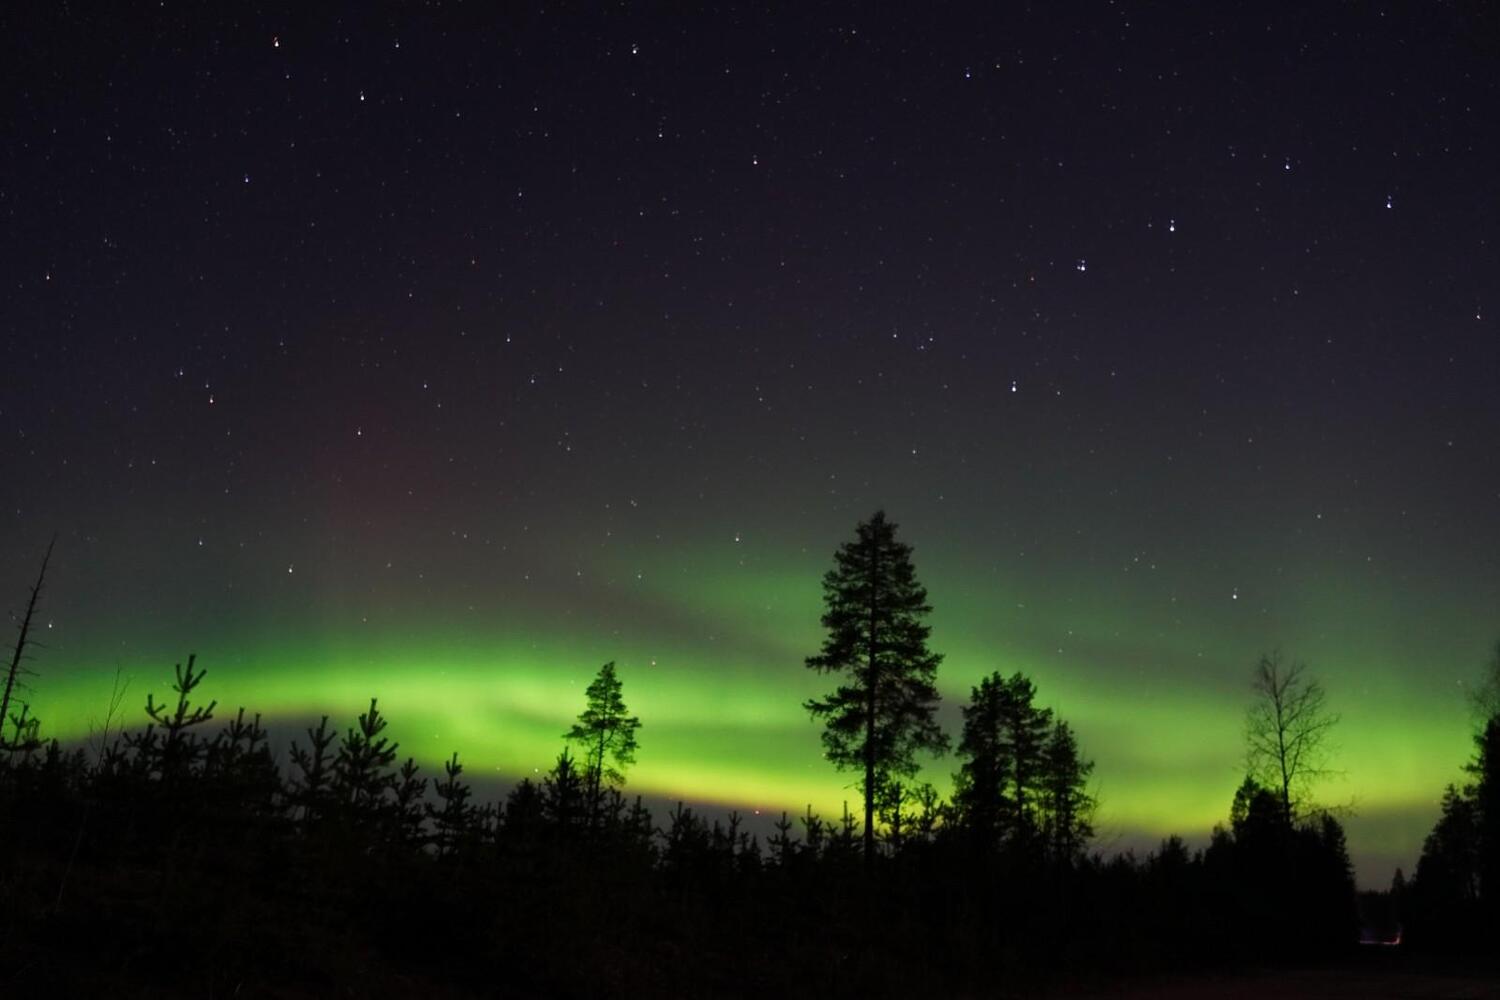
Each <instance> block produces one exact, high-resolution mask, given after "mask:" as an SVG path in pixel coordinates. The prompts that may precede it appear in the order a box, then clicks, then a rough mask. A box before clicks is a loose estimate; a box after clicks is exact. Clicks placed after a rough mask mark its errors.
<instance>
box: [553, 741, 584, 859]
mask: <svg viewBox="0 0 1500 1000" xmlns="http://www.w3.org/2000/svg"><path fill="white" fill-rule="evenodd" d="M587 799H588V794H587V790H586V786H585V784H584V778H583V775H582V774H580V773H579V771H578V765H577V764H575V763H574V761H573V756H572V754H570V753H569V752H568V750H567V748H566V747H564V748H563V751H562V753H560V754H558V755H557V763H556V764H554V765H553V767H552V770H551V771H549V772H548V773H547V775H546V776H545V777H544V778H543V779H542V816H543V817H544V818H545V819H546V821H547V823H548V824H549V825H550V826H551V827H552V828H553V829H554V831H555V832H556V833H557V834H558V835H560V836H562V837H564V838H567V837H569V836H571V835H572V834H573V833H575V832H576V831H577V830H578V829H579V828H580V827H581V826H582V825H583V824H584V822H585V821H586V819H587V809H588V801H587Z"/></svg>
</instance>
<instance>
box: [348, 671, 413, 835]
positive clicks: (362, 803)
mask: <svg viewBox="0 0 1500 1000" xmlns="http://www.w3.org/2000/svg"><path fill="white" fill-rule="evenodd" d="M385 727H386V720H385V718H384V717H382V716H381V714H380V709H379V707H378V706H377V704H376V699H374V698H371V699H370V710H369V711H367V712H364V713H361V715H360V717H359V726H358V728H353V727H351V728H350V729H348V730H346V731H345V733H344V738H343V740H342V741H340V743H339V749H338V755H337V756H336V757H335V758H334V762H333V774H334V787H335V789H336V790H337V792H338V795H339V798H340V800H341V801H342V803H343V805H344V806H345V807H346V808H347V809H348V810H349V811H350V813H351V817H352V818H353V819H354V821H355V822H356V823H359V824H371V825H378V824H379V821H380V814H381V812H382V807H383V806H384V804H385V796H386V793H387V792H388V791H391V790H392V789H393V788H394V787H395V784H396V779H395V776H394V775H392V774H391V772H390V767H391V765H392V764H393V763H394V762H395V760H396V750H397V748H398V746H399V744H396V743H392V742H391V741H390V740H389V739H388V738H387V737H384V736H382V735H380V734H381V733H382V732H384V730H385ZM367 829H368V828H367Z"/></svg>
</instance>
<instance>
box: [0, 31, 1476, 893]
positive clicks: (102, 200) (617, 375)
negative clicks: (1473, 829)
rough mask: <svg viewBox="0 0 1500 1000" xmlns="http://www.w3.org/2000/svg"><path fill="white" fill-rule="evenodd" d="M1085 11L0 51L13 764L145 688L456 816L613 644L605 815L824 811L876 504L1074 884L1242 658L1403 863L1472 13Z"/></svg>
mask: <svg viewBox="0 0 1500 1000" xmlns="http://www.w3.org/2000/svg"><path fill="white" fill-rule="evenodd" d="M1214 6H1215V7H1216V8H1217V6H1218V5H1214ZM1127 7H1129V5H1110V6H1108V7H1101V8H1082V7H1080V8H1077V9H1070V10H1052V9H1048V10H1046V11H1024V10H1016V11H1013V12H1011V13H1006V14H994V13H990V14H985V15H972V16H971V15H970V14H968V13H966V12H961V11H960V12H952V13H950V14H948V15H945V16H944V17H943V18H940V19H934V20H931V21H929V20H924V19H923V17H922V15H919V14H918V13H917V12H915V11H912V12H907V13H905V14H901V15H897V14H893V13H891V12H885V13H883V14H882V15H881V16H879V17H876V16H875V15H874V14H872V13H870V12H866V11H861V10H859V9H858V8H851V9H847V10H839V9H834V8H829V9H825V10H821V11H819V12H816V13H807V12H801V13H797V14H795V15H790V14H787V13H785V12H783V13H780V14H778V13H774V12H760V11H748V10H734V11H723V12H720V13H718V14H715V15H706V14H705V15H695V16H680V17H666V16H664V15H661V14H660V13H652V12H649V11H621V10H614V9H610V10H609V11H593V12H589V11H584V10H568V9H560V10H552V9H548V10H546V11H541V12H538V11H530V12H527V13H520V12H515V11H510V12H506V13H504V14H498V13H494V12H483V13H481V12H478V11H470V12H462V11H460V12H446V13H441V14H435V13H423V14H420V15H419V14H417V13H416V12H414V11H401V12H399V13H391V12H383V11H370V12H367V13H365V14H361V15H358V16H344V17H337V16H335V15H332V14H328V15H315V14H307V13H299V14H296V15H286V16H280V15H275V14H267V13H264V12H262V13H257V14H255V15H254V16H249V15H245V16H241V17H238V18H237V19H230V18H228V17H227V16H225V17H223V18H222V19H221V18H219V17H218V16H217V15H212V14H209V13H206V12H196V13H173V12H152V13H149V14H147V13H141V14H129V13H124V12H117V13H108V14H105V13H98V14H88V15H83V14H75V13H71V12H65V11H40V10H33V11H28V12H26V13H24V14H9V15H5V17H6V18H7V20H8V21H10V22H11V23H10V24H9V25H8V27H9V28H10V30H9V31H8V32H7V37H8V38H9V39H10V40H11V42H10V44H11V45H12V46H15V50H14V51H13V52H12V53H11V56H12V58H10V59H8V60H7V62H9V63H10V64H11V66H12V67H13V68H12V70H11V76H12V77H13V82H14V85H13V86H9V87H7V88H6V90H7V91H8V93H9V95H10V96H8V97H6V98H5V99H4V100H5V105H4V106H5V109H6V120H7V122H8V128H7V132H8V134H9V135H10V136H11V137H12V139H11V141H8V142H7V143H6V144H5V147H6V148H5V149H4V150H3V151H0V164H3V170H0V176H3V178H4V181H3V182H0V188H3V189H0V218H3V219H4V220H5V232H4V235H3V238H0V241H3V242H0V253H3V264H4V268H3V273H4V274H5V276H6V280H7V291H6V293H5V294H4V296H3V297H0V369H3V371H4V372H5V378H6V385H7V391H6V393H5V396H4V398H3V399H0V468H3V469H4V471H5V475H4V476H3V477H0V479H3V481H0V501H3V505H0V551H3V552H4V553H5V556H6V559H5V565H6V567H7V573H6V577H5V580H4V581H3V583H4V587H5V591H4V593H5V595H6V596H7V597H8V598H9V600H8V602H6V607H8V608H15V609H18V608H19V607H20V606H21V605H22V603H23V600H24V593H25V587H26V586H27V584H28V583H29V582H30V580H31V577H32V575H33V574H34V572H35V566H36V564H37V562H38V561H39V560H40V557H41V553H42V551H43V550H44V548H45V546H46V541H47V538H48V537H49V536H50V535H51V533H52V532H53V531H54V530H55V531H57V532H58V533H59V542H58V548H57V555H56V558H55V562H54V570H53V572H52V574H51V575H50V577H49V580H48V588H47V592H46V594H45V596H44V600H43V606H42V610H43V615H44V619H45V624H46V629H45V633H44V642H45V643H46V648H44V649H40V650H38V651H37V655H36V658H35V660H34V661H33V663H32V667H33V668H34V670H35V671H36V676H35V677H33V678H31V681H30V683H31V690H30V692H29V698H30V700H31V702H32V704H33V705H34V708H35V711H36V713H37V714H38V715H39V716H40V717H41V718H42V720H43V724H44V727H45V731H46V732H48V733H50V734H52V735H56V736H58V737H61V738H64V739H78V738H83V737H85V736H86V735H87V734H88V733H89V731H90V726H91V725H95V724H97V720H99V719H100V718H102V716H103V713H104V709H105V705H106V703H107V701H108V697H109V691H110V687H111V682H112V678H113V677H114V673H115V669H116V667H117V666H118V667H119V669H120V670H121V671H122V673H123V675H125V676H127V677H128V678H129V682H130V687H129V690H128V694H127V698H126V703H125V704H126V707H127V710H128V711H129V712H130V713H131V715H130V716H128V717H127V721H131V720H138V719H139V717H140V716H139V710H138V709H139V704H140V703H143V702H144V698H145V694H146V692H147V691H148V690H149V691H155V692H157V693H158V694H161V693H162V692H164V691H165V690H166V689H167V688H168V686H169V683H170V676H171V673H170V671H171V666H172V664H173V663H175V662H177V661H180V660H183V659H185V658H186V656H187V654H188V653H189V652H196V653H197V654H198V657H199V663H200V665H202V666H204V667H206V668H207V669H208V672H209V673H208V681H207V683H206V686H205V689H206V691H207V693H208V696H209V697H213V698H217V699H218V700H219V704H220V706H221V707H220V711H219V715H220V716H221V717H222V716H223V715H224V714H225V712H226V710H227V711H228V712H229V713H230V714H232V711H233V708H234V707H235V706H238V705H241V704H243V705H245V706H246V707H247V708H249V709H251V710H254V711H260V712H262V713H264V714H265V716H266V717H267V719H268V720H269V721H270V722H271V723H272V724H273V725H279V726H283V727H285V728H288V729H289V728H291V727H292V726H300V725H305V724H306V722H307V720H309V719H316V717H317V716H318V715H320V714H323V713H325V712H326V713H331V714H332V715H333V716H334V717H335V721H337V722H338V723H339V724H340V725H341V726H342V725H347V724H348V723H349V722H350V721H352V719H353V717H354V715H355V714H356V713H357V712H358V711H360V710H361V709H362V708H363V707H364V706H365V705H366V704H367V703H368V699H369V698H370V697H371V696H372V695H378V696H379V697H380V699H381V704H382V707H383V708H384V710H385V711H386V713H387V714H388V715H389V717H390V718H391V720H392V731H393V733H394V735H395V736H396V737H397V738H399V739H400V740H401V743H402V748H403V751H405V752H411V753H414V754H416V755H417V757H418V759H419V760H420V761H421V762H422V763H424V764H426V765H428V766H429V767H432V766H436V765H437V764H438V762H439V761H440V760H442V759H443V758H445V757H446V756H447V755H448V754H449V753H450V752H451V751H453V750H457V751H458V752H459V753H460V755H461V756H462V757H463V759H464V760H465V761H467V762H468V765H469V767H470V771H471V773H476V774H478V773H483V774H488V775H493V776H494V777H496V778H497V779H498V780H499V781H500V782H502V783H503V782H508V781H512V780H515V779H516V778H517V777H519V776H522V775H526V774H532V773H534V772H535V771H536V770H537V769H545V768H546V767H547V766H549V764H550V763H551V761H552V759H553V758H554V757H555V755H556V753H557V751H558V749H560V747H561V734H562V732H563V731H564V730H565V729H566V728H567V726H568V724H569V723H570V722H571V720H572V719H573V717H574V716H575V715H576V713H577V712H578V711H579V709H580V708H581V707H582V692H583V689H584V687H585V686H586V685H587V683H588V681H589V679H590V678H591V677H592V676H593V674H594V672H595V671H596V670H597V668H598V667H599V665H600V664H601V663H603V662H605V661H606V660H616V661H617V662H618V664H619V666H620V672H621V677H622V679H623V681H624V694H625V698H626V701H627V703H628V704H629V706H630V709H631V711H632V712H634V713H635V714H638V715H639V716H640V718H641V720H642V723H643V728H642V730H641V733H640V740H641V749H640V752H639V755H638V758H639V763H638V764H637V765H636V767H634V768H633V769H632V770H631V772H630V774H629V786H628V788H629V789H630V790H633V791H640V792H642V793H646V794H649V795H652V796H653V797H660V798H667V799H675V798H685V799H688V800H690V801H694V802H705V803H713V804H717V805H720V806H724V807H731V806H732V807H738V808H741V809H760V810H762V811H765V812H769V811H775V812H779V811H780V810H781V809H788V810H791V811H800V810H801V808H802V807H803V806H804V805H806V804H808V803H812V804H813V805H814V807H815V808H818V809H820V810H821V811H823V812H825V813H831V814H837V812H838V810H839V805H840V802H841V801H842V800H843V799H846V798H848V799H851V800H852V799H853V798H854V796H853V794H852V793H851V792H849V791H848V790H847V787H846V786H847V784H848V782H849V780H850V778H849V776H847V775H841V774H838V773H836V772H834V771H833V770H832V769H831V768H830V767H828V766H827V765H826V764H825V762H823V761H822V760H821V759H820V756H819V749H818V738H817V730H816V728H815V726H814V725H813V724H812V723H811V722H810V721H809V720H808V718H807V716H806V713H805V711H804V710H803V709H802V707H801V705H802V702H803V701H804V699H806V698H807V697H809V696H812V695H814V694H817V693H820V692H821V691H822V690H823V689H824V688H825V687H826V685H827V683H828V681H827V680H826V678H819V677H817V676H815V675H813V674H812V673H811V672H810V671H807V670H806V669H804V667H803V665H802V664H803V658H804V657H806V656H808V655H810V654H811V653H813V652H815V651H816V649H817V645H818V641H819V637H820V632H819V627H818V615H819V612H820V604H819V594H820V591H819V580H820V578H821V575H822V574H823V573H824V572H825V571H826V569H827V568H828V567H829V565H830V563H831V559H832V554H833V552H834V549H835V548H836V547H837V545H838V544H839V543H840V542H842V541H844V540H845V539H846V538H848V537H849V536H850V535H851V533H852V531H853V528H854V525H855V523H856V522H857V521H858V520H859V519H861V518H864V517H867V516H868V515H869V514H870V513H872V512H873V511H874V510H875V509H876V508H881V507H883V508H884V509H885V510H887V511H888V512H889V514H890V516H891V517H892V519H893V520H895V521H896V522H897V523H898V524H899V525H900V537H901V538H902V539H903V540H904V541H907V542H910V543H911V544H912V545H914V547H915V557H914V558H915V564H916V568H917V572H918V575H919V577H920V578H921V580H922V581H923V582H924V583H925V584H926V586H927V588H928V590H929V594H930V598H931V602H932V604H933V606H934V608H935V612H934V615H933V617H932V625H933V636H932V646H933V648H934V650H936V651H938V652H941V653H943V654H944V655H945V657H946V659H945V661H944V663H943V665H942V667H941V668H940V670H939V685H940V687H941V689H942V691H943V695H944V707H943V720H944V724H945V726H946V727H947V728H948V730H949V731H950V733H951V732H956V730H957V726H958V709H959V706H960V705H961V704H962V703H963V701H964V700H965V699H966V697H967V693H968V690H969V688H970V686H972V685H973V684H975V683H977V681H978V680H979V678H980V677H981V676H982V675H984V674H987V673H989V672H990V671H992V670H1001V671H1004V672H1006V673H1009V672H1011V671H1014V670H1021V671H1024V672H1026V673H1027V674H1029V675H1030V676H1031V677H1032V678H1033V679H1034V680H1035V681H1036V684H1037V687H1038V692H1039V696H1040V700H1041V701H1042V703H1043V704H1046V705H1049V706H1052V707H1054V708H1055V709H1056V710H1057V711H1058V712H1059V713H1060V715H1061V716H1062V717H1063V718H1065V719H1067V720H1068V721H1070V722H1071V723H1072V724H1073V725H1074V727H1075V729H1076V731H1077V733H1078V736H1079V739H1080V743H1081V745H1082V747H1083V749H1084V751H1085V753H1086V754H1087V755H1088V756H1090V757H1092V758H1093V759H1094V760H1095V761H1096V763H1097V767H1096V771H1095V779H1096V788H1097V794H1098V795H1099V798H1100V802H1101V804H1100V812H1099V815H1098V817H1097V821H1096V826H1097V827H1098V830H1099V838H1098V841H1097V845H1096V846H1097V847H1099V848H1100V849H1102V850H1105V851H1111V850H1117V849H1121V848H1124V847H1133V848H1135V849H1137V850H1141V849H1143V848H1149V847H1150V846H1151V845H1152V844H1153V843H1154V842H1155V840H1157V839H1158V838H1160V837H1161V836H1163V835H1165V834H1167V833H1172V832H1176V833H1181V834H1183V835H1184V836H1186V837H1188V838H1189V839H1190V840H1195V841H1200V842H1201V840H1202V839H1203V838H1204V837H1205V836H1206V835H1207V832H1208V830H1209V829H1210V828H1211V827H1212V825H1213V824H1214V823H1216V822H1222V821H1223V820H1224V819H1225V817H1226V816H1227V813H1228V808H1229V803H1230V799H1231V797H1232V795H1233V792H1234V789H1235V787H1236V785H1237V784H1238V783H1239V779H1240V777H1241V776H1242V773H1243V759H1242V758H1243V743H1242V739H1241V725H1242V719H1243V713H1244V710H1245V707H1246V704H1247V702H1248V698H1249V682H1250V670H1251V668H1252V666H1253V665H1254V663H1255V660H1256V658H1257V657H1258V656H1259V655H1260V654H1261V653H1262V652H1265V651H1269V650H1271V649H1273V648H1277V647H1279V648H1281V649H1282V650H1283V651H1284V652H1285V653H1286V655H1288V656H1289V657H1292V658H1295V659H1297V660H1301V661H1305V662H1306V663H1307V664H1308V666H1309V669H1310V670H1311V671H1312V672H1313V673H1314V674H1315V675H1316V676H1317V677H1318V678H1319V679H1320V680H1321V681H1322V682H1323V683H1324V685H1325V686H1326V687H1327V689H1328V696H1329V703H1330V707H1331V708H1332V709H1333V710H1334V711H1336V712H1337V713H1339V714H1340V715H1341V717H1342V721H1341V722H1340V724H1339V725H1338V727H1337V729H1336V730H1335V733H1334V736H1333V741H1334V743H1335V744H1336V746H1337V749H1336V751H1335V756H1334V759H1333V761H1332V764H1333V766H1334V767H1336V768H1338V769H1340V770H1342V771H1343V772H1344V774H1343V776H1342V778H1340V779H1337V780H1334V781H1330V782H1328V783H1327V784H1326V785H1325V786H1323V787H1322V788H1321V789H1320V797H1321V798H1322V800H1323V801H1325V802H1329V803H1333V804H1342V805H1349V806H1350V807H1351V809H1352V812H1351V813H1350V815H1349V816H1348V818H1347V819H1346V824H1347V827H1348V830H1349V840H1350V847H1351V850H1352V853H1353V855H1354V857H1355V860H1356V863H1357V865H1358V869H1359V876H1360V878H1361V881H1362V882H1363V883H1365V884H1368V885H1384V884H1385V883H1386V882H1387V880H1388V879H1389V877H1390V874H1391V870H1392V869H1393V868H1394V867H1395V866H1396V865H1401V866H1403V867H1405V868H1406V869H1407V870H1408V871H1409V870H1410V867H1411V865H1412V864H1413V863H1414V862H1415V858H1416V854H1417V851H1418V849H1419V847H1420V842H1421V838H1422V836H1423V835H1424V833H1425V832H1426V830H1427V829H1428V828H1429V827H1430V826H1431V823H1432V821H1433V819H1434V818H1435V816H1436V814H1437V803H1438V799H1439V797H1440V796H1441V793H1442V789H1443V786H1444V785H1445V784H1447V783H1448V782H1451V781H1457V780H1459V779H1460V778H1461V771H1460V767H1461V765H1462V763H1463V762H1464V761H1465V760H1466V759H1467V758H1468V756H1469V754H1470V744H1469V736H1470V719H1469V716H1468V708H1467V705H1466V702H1465V698H1464V695H1465V691H1466V690H1467V689H1468V687H1469V686H1470V685H1472V684H1473V683H1474V682H1475V681H1477V680H1478V678H1479V677H1480V674H1481V669H1482V667H1483V664H1484V663H1485V661H1486V660H1487V658H1488V657H1489V655H1490V651H1491V649H1492V647H1493V644H1494V642H1495V640H1496V639H1497V638H1500V618H1497V616H1496V614H1495V609H1496V608H1497V607H1500V561H1497V556H1496V553H1497V552H1500V527H1497V526H1500V517H1497V514H1500V510H1497V504H1500V465H1497V460H1496V453H1495V449H1494V442H1495V441H1496V440H1497V434H1500V405H1497V403H1496V400H1495V394H1494V383H1495V374H1496V372H1497V371H1500V341H1497V337H1496V329H1495V323H1494V319H1493V317H1492V313H1493V311H1494V310H1495V309H1496V308H1497V306H1496V303H1495V302H1494V298H1495V293H1496V290H1497V289H1500V256H1497V249H1496V223H1497V221H1500V220H1497V215H1496V201H1495V198H1494V195H1493V177H1494V176H1495V172H1496V163H1497V157H1496V153H1497V149H1496V142H1497V139H1496V132H1495V129H1494V127H1493V123H1494V121H1496V120H1500V115H1497V114H1496V112H1497V111H1500V108H1497V101H1496V76H1497V73H1496V70H1495V66H1497V65H1500V61H1497V60H1496V58H1495V57H1496V54H1497V51H1496V50H1497V45H1496V39H1497V38H1500V32H1497V30H1496V24H1495V22H1494V17H1493V15H1492V14H1488V15H1487V14H1485V13H1483V12H1475V11H1470V10H1465V9H1462V8H1447V7H1444V8H1433V9H1430V10H1423V11H1421V12H1406V13H1401V12H1395V11H1384V10H1376V9H1374V8H1370V9H1351V8H1337V9H1327V10H1314V11H1303V10H1301V9H1300V8H1299V6H1298V5H1274V4H1273V5H1270V7H1269V8H1266V7H1264V6H1258V7H1254V8H1243V9H1233V10H1230V9H1227V8H1226V9H1214V10H1208V9H1203V10H1197V11H1193V12H1190V13H1189V12H1184V11H1175V12H1169V11H1165V10H1162V9H1152V10H1135V9H1127ZM955 766H956V765H955V764H954V762H953V761H952V760H951V759H950V760H944V761H939V762H936V763H935V764H934V765H932V766H931V767H930V768H929V769H928V771H927V773H926V775H924V776H925V777H927V778H929V779H931V780H933V781H934V782H935V783H937V784H939V785H940V786H943V787H946V784H947V781H948V775H949V774H950V773H951V771H952V770H953V769H954V767H955Z"/></svg>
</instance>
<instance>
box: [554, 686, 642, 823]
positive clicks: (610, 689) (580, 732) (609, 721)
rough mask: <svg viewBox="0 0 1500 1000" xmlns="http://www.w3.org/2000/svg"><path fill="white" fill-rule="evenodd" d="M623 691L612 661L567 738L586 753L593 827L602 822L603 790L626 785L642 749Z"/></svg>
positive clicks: (591, 689)
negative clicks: (600, 813) (636, 754)
mask: <svg viewBox="0 0 1500 1000" xmlns="http://www.w3.org/2000/svg"><path fill="white" fill-rule="evenodd" d="M621 688H622V685H621V683H620V679H619V677H618V676H616V674H615V663H614V661H613V660H611V661H609V662H608V663H606V664H605V665H604V666H602V667H600V668H599V674H598V676H596V677H595V678H594V679H593V681H592V682H590V684H589V686H588V691H587V692H585V694H586V697H587V698H588V704H587V706H586V707H585V708H584V710H583V711H582V712H581V713H579V715H578V721H577V722H575V723H574V724H573V727H572V728H571V729H569V730H568V731H567V733H565V734H564V737H565V738H566V739H567V740H568V742H570V743H574V744H577V745H578V747H579V748H580V749H582V751H583V779H584V793H585V798H586V800H587V802H588V809H589V823H590V825H591V826H593V825H595V824H597V823H598V821H599V810H600V807H601V806H602V804H603V792H604V787H605V786H606V785H622V784H624V783H625V768H626V767H628V766H629V765H631V764H633V763H635V752H636V750H637V749H639V744H638V743H637V741H636V736H635V734H636V731H637V730H638V729H640V727H641V720H640V719H638V718H637V717H635V716H633V715H629V714H627V711H626V708H625V699H624V698H623V697H622V696H621Z"/></svg>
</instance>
